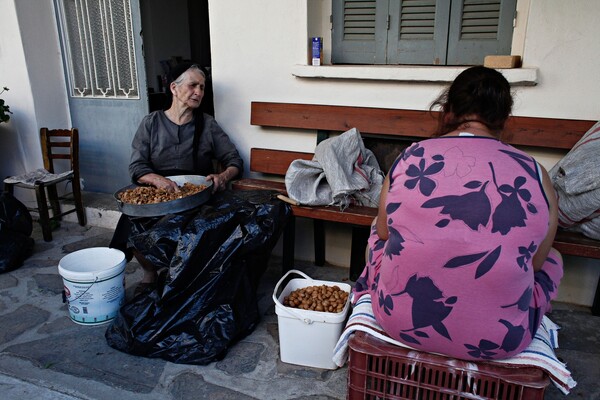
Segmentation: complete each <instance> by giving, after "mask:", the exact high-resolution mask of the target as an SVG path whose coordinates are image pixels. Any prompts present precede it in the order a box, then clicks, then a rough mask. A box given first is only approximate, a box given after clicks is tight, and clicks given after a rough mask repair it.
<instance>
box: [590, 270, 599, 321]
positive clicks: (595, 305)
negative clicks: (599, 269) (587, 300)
mask: <svg viewBox="0 0 600 400" xmlns="http://www.w3.org/2000/svg"><path fill="white" fill-rule="evenodd" d="M592 315H595V316H596V317H600V278H599V279H598V285H597V286H596V295H595V296H594V303H593V304H592Z"/></svg>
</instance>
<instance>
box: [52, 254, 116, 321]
mask: <svg viewBox="0 0 600 400" xmlns="http://www.w3.org/2000/svg"><path fill="white" fill-rule="evenodd" d="M125 264H126V261H125V254H124V253H123V252H122V251H120V250H117V249H111V248H108V247H92V248H89V249H83V250H78V251H75V252H73V253H71V254H68V255H66V256H64V257H63V258H62V259H61V260H60V262H59V263H58V272H59V274H60V275H61V276H62V278H63V284H64V290H65V297H66V300H67V303H68V306H69V315H70V317H71V320H73V322H76V323H78V324H82V325H99V324H104V323H107V322H109V321H111V320H112V319H113V318H115V317H116V315H117V313H118V311H119V308H120V307H121V305H123V302H124V301H125Z"/></svg>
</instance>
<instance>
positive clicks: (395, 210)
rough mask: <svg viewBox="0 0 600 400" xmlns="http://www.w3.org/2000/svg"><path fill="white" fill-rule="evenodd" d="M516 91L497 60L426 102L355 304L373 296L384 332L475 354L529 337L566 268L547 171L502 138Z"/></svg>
mask: <svg viewBox="0 0 600 400" xmlns="http://www.w3.org/2000/svg"><path fill="white" fill-rule="evenodd" d="M512 104H513V100H512V95H511V91H510V85H509V83H508V82H507V81H506V79H505V78H504V76H503V75H502V74H501V73H500V72H498V71H496V70H493V69H489V68H485V67H472V68H468V69H466V70H465V71H463V72H462V73H461V74H460V75H459V76H458V77H457V78H456V79H455V80H454V82H453V83H452V85H451V86H450V88H449V89H448V90H447V91H446V92H444V93H443V94H442V96H441V97H440V98H439V99H438V100H437V101H436V102H435V103H434V105H439V106H441V113H440V114H441V118H440V125H439V128H438V132H437V133H436V134H435V135H434V136H435V137H433V138H431V139H427V140H423V141H421V142H419V143H415V144H413V145H411V146H410V147H409V148H407V149H406V150H405V151H404V152H403V153H402V154H401V155H400V156H399V157H398V158H397V159H396V161H395V162H394V164H393V166H392V167H391V169H390V171H389V174H388V176H387V177H386V180H385V182H384V186H383V189H382V193H381V197H380V206H379V214H378V216H377V218H376V220H375V222H374V224H373V229H372V233H371V237H370V239H369V248H368V251H369V254H368V262H367V266H366V268H365V270H364V272H363V274H362V275H361V277H360V278H359V279H358V280H357V283H356V286H355V288H354V290H355V296H354V301H357V299H358V298H360V296H361V295H363V294H365V293H369V294H370V295H371V296H372V299H373V312H374V315H375V318H376V319H377V321H378V322H379V324H380V325H381V326H382V327H383V329H384V330H385V331H386V332H387V334H388V335H389V336H391V337H392V338H394V339H396V340H398V341H400V342H402V343H405V344H406V345H408V346H411V347H414V348H416V349H419V350H423V351H429V352H435V353H440V354H445V355H448V356H451V357H456V358H461V359H467V360H469V359H470V360H481V359H501V358H507V357H511V356H513V355H515V354H517V353H519V352H520V351H522V350H523V349H525V348H526V347H527V346H528V345H529V343H530V342H531V341H532V339H533V336H534V335H535V332H536V330H537V329H538V327H539V325H540V323H541V319H542V316H543V315H544V313H545V312H547V311H549V310H550V309H551V305H550V301H551V300H552V299H554V298H555V297H556V295H557V289H558V285H559V282H560V279H561V277H562V273H563V272H562V258H561V256H560V254H559V253H558V252H557V251H556V250H555V249H553V248H552V247H551V246H552V242H553V240H554V235H555V233H556V228H557V211H558V209H557V201H556V194H555V192H554V189H553V187H552V184H551V182H550V179H549V176H548V173H547V172H546V170H545V169H544V168H543V167H542V166H541V165H539V164H538V163H537V162H536V160H535V159H534V158H533V157H531V156H530V155H528V154H526V153H525V152H523V151H521V150H519V149H516V148H514V147H511V146H509V145H507V144H504V143H502V141H501V140H500V138H501V133H502V131H503V129H504V124H505V122H506V120H507V119H508V117H509V115H510V113H511V108H512Z"/></svg>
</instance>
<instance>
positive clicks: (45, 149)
mask: <svg viewBox="0 0 600 400" xmlns="http://www.w3.org/2000/svg"><path fill="white" fill-rule="evenodd" d="M40 142H41V145H42V156H43V158H44V168H45V169H46V171H48V172H50V174H49V175H47V176H46V177H45V178H44V179H43V181H42V180H36V181H34V182H24V181H21V182H14V179H11V178H7V179H5V181H4V187H5V190H6V191H8V192H9V193H11V194H12V193H13V192H14V187H15V186H16V187H20V188H26V189H33V190H35V195H36V200H37V207H28V209H29V210H30V211H35V212H37V213H38V215H39V222H40V225H41V226H42V234H43V236H44V240H45V241H46V242H49V241H51V240H52V223H53V222H58V221H60V220H61V219H62V217H63V216H65V215H67V214H70V213H73V212H76V213H77V221H78V222H79V225H81V226H84V225H85V223H86V222H85V211H84V209H83V202H82V201H81V185H80V181H79V132H78V130H77V129H76V128H72V129H48V128H41V129H40ZM54 160H69V163H70V170H69V171H67V172H65V173H58V172H57V171H56V170H55V163H54ZM12 178H16V177H12ZM7 180H8V181H9V182H11V183H8V182H7ZM63 182H64V183H65V188H66V187H67V186H68V185H69V184H70V185H71V191H70V192H69V191H66V192H65V193H62V194H61V195H59V190H58V185H59V184H61V183H63ZM64 200H69V201H71V202H74V204H75V207H73V208H69V209H67V210H66V211H61V204H60V203H61V201H64ZM50 210H51V211H52V216H50V212H49V211H50Z"/></svg>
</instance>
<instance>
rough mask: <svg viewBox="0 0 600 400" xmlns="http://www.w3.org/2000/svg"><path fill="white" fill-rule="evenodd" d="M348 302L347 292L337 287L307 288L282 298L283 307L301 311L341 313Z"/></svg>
mask: <svg viewBox="0 0 600 400" xmlns="http://www.w3.org/2000/svg"><path fill="white" fill-rule="evenodd" d="M347 301H348V292H346V291H345V290H342V289H340V288H339V286H337V285H335V286H327V285H321V286H307V287H304V288H299V289H296V290H294V291H293V292H292V293H290V294H289V296H286V297H284V299H283V305H284V306H287V307H292V308H300V309H303V310H312V311H323V312H332V313H339V312H342V310H343V309H344V307H345V306H346V302H347Z"/></svg>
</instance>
